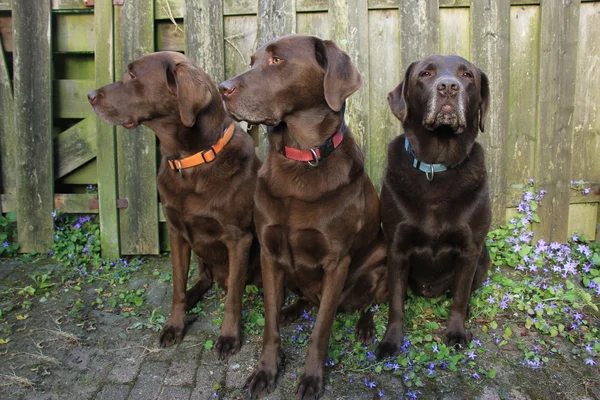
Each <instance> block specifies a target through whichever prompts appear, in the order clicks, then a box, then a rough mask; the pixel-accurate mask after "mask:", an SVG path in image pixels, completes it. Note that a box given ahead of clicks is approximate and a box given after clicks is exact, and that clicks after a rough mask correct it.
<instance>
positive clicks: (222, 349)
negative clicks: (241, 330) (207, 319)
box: [215, 335, 240, 360]
mask: <svg viewBox="0 0 600 400" xmlns="http://www.w3.org/2000/svg"><path fill="white" fill-rule="evenodd" d="M239 349H240V336H239V335H237V336H226V335H219V337H218V338H217V343H216V344H215V351H216V352H217V354H218V355H219V359H221V360H226V359H228V358H229V356H231V355H233V354H235V353H236V352H237V351H238V350H239Z"/></svg>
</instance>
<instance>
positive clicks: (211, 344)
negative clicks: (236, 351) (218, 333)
mask: <svg viewBox="0 0 600 400" xmlns="http://www.w3.org/2000/svg"><path fill="white" fill-rule="evenodd" d="M212 347H213V341H212V340H207V341H206V343H204V348H205V349H206V350H210V349H212Z"/></svg>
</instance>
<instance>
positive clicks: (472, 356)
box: [467, 350, 477, 360]
mask: <svg viewBox="0 0 600 400" xmlns="http://www.w3.org/2000/svg"><path fill="white" fill-rule="evenodd" d="M467 356H468V357H469V358H470V359H471V360H474V359H475V357H477V356H476V355H475V350H472V351H470V352H468V353H467Z"/></svg>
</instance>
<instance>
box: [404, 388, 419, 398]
mask: <svg viewBox="0 0 600 400" xmlns="http://www.w3.org/2000/svg"><path fill="white" fill-rule="evenodd" d="M419 394H421V392H418V391H416V390H415V391H414V392H413V391H412V390H409V391H408V392H406V397H408V398H409V399H413V400H414V399H416V398H417V397H418V395H419Z"/></svg>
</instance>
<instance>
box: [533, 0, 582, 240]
mask: <svg viewBox="0 0 600 400" xmlns="http://www.w3.org/2000/svg"><path fill="white" fill-rule="evenodd" d="M579 6H580V2H579V0H574V1H570V2H562V1H560V0H550V1H544V2H543V3H542V6H541V8H542V18H541V35H540V78H539V88H540V91H539V103H538V104H539V111H538V118H537V127H538V136H537V137H538V140H537V144H536V157H535V158H536V168H535V181H536V182H535V183H536V186H537V187H538V188H544V189H546V190H547V194H546V197H545V198H544V203H543V206H542V207H540V209H539V210H538V215H539V217H540V219H541V220H542V223H541V224H538V225H536V227H535V233H536V236H537V237H538V238H542V239H544V240H546V241H551V240H553V241H559V242H562V241H563V240H565V239H566V237H567V233H568V213H569V184H570V174H571V154H572V150H571V146H572V142H573V124H572V118H573V108H574V97H575V76H576V65H575V62H573V61H574V60H576V57H577V37H578V27H579Z"/></svg>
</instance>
